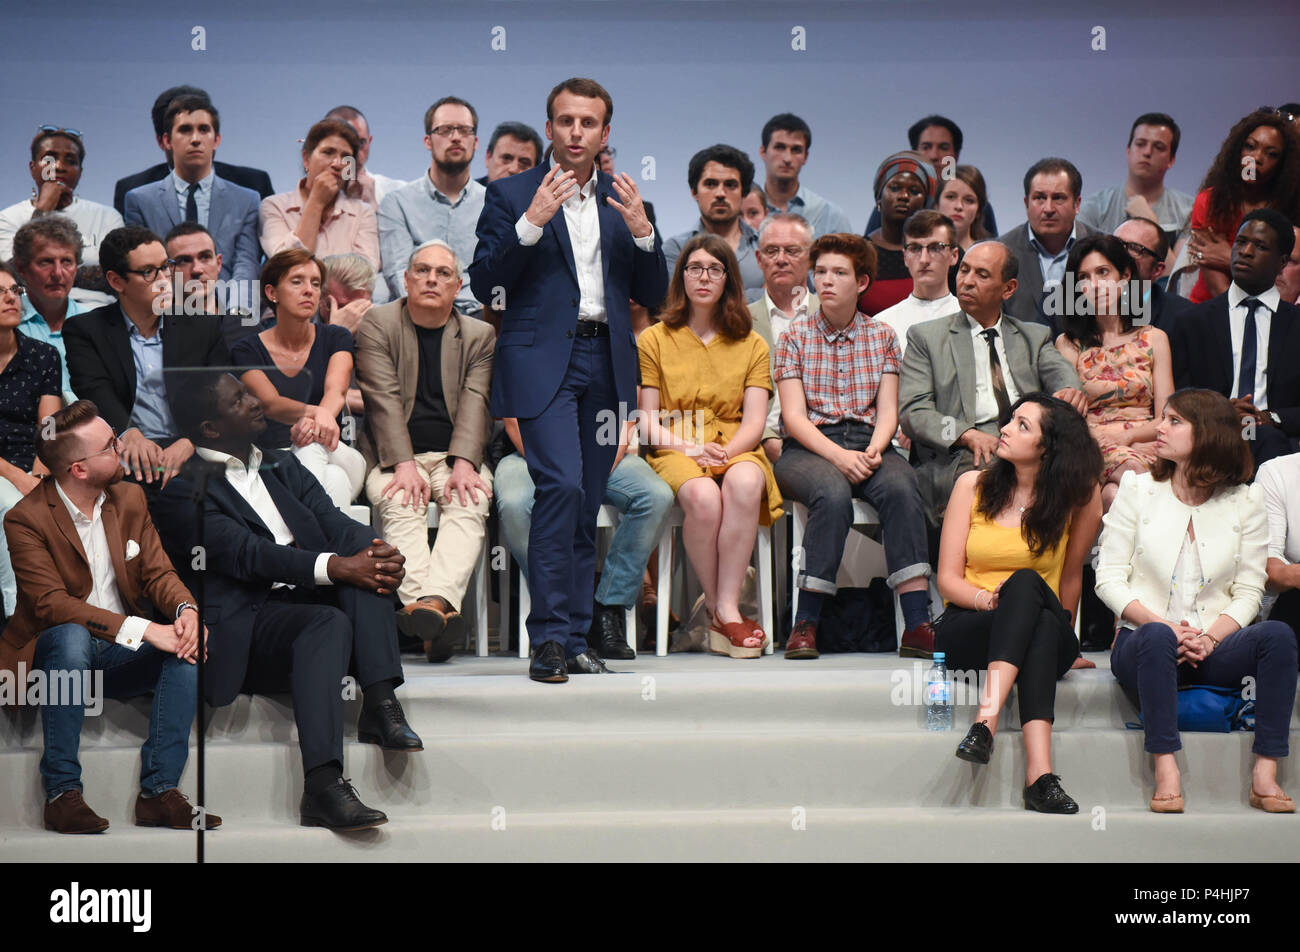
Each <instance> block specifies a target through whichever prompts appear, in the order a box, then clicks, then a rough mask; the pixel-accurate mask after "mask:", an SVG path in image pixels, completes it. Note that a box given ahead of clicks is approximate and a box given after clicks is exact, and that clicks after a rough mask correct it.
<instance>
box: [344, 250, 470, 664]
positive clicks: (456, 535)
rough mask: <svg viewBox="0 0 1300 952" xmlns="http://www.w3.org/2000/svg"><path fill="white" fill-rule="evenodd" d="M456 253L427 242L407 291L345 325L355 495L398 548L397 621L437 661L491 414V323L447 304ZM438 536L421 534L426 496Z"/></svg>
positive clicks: (463, 584) (445, 644)
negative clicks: (365, 499)
mask: <svg viewBox="0 0 1300 952" xmlns="http://www.w3.org/2000/svg"><path fill="white" fill-rule="evenodd" d="M461 264H462V262H461V261H459V260H458V258H457V256H456V253H455V251H453V250H452V249H451V247H450V246H449V245H448V244H447V243H446V242H444V241H439V240H434V241H427V242H425V243H424V244H422V245H420V246H419V247H418V248H416V249H415V251H414V252H413V253H412V255H411V258H410V261H409V263H408V265H407V268H406V274H405V280H406V289H407V296H406V297H404V298H402V299H400V300H398V301H393V302H392V303H390V304H384V305H381V306H380V307H376V308H372V309H371V311H370V312H369V313H368V314H367V315H366V317H365V319H364V320H363V321H362V322H361V324H360V326H359V327H358V328H357V332H356V363H357V381H358V383H359V384H360V387H361V395H362V397H363V398H364V400H365V404H366V425H365V432H363V433H362V435H361V441H360V442H361V452H362V455H364V456H365V459H366V468H367V472H368V475H367V477H366V495H367V496H369V498H370V502H371V504H372V505H374V506H375V507H377V510H378V512H379V514H380V517H381V519H382V520H383V535H384V538H385V539H386V540H387V541H388V542H390V543H391V544H392V545H394V546H396V547H397V548H398V549H399V550H400V551H401V552H402V553H403V554H404V555H405V556H406V577H405V578H404V579H403V580H402V583H401V586H400V587H399V588H398V591H397V594H398V597H399V598H400V599H401V602H402V610H401V612H400V613H399V614H398V618H397V621H398V628H399V630H401V631H402V632H403V634H406V635H409V636H412V637H415V638H419V639H420V640H421V641H423V642H424V648H425V654H426V656H427V657H428V659H429V660H430V661H445V660H447V658H449V657H450V656H451V648H452V646H453V645H455V644H457V643H458V642H460V641H461V640H463V639H464V637H465V630H466V629H465V624H466V623H465V619H464V618H463V617H462V616H461V614H460V612H459V607H460V605H461V604H462V600H463V599H464V597H465V590H466V588H467V587H468V585H469V577H470V575H471V574H472V572H473V568H474V565H475V563H476V562H477V561H478V554H479V550H480V547H481V546H482V544H483V535H484V532H485V529H486V525H487V516H488V501H489V500H490V499H491V497H492V476H491V473H490V472H489V471H488V469H487V467H486V466H484V465H483V450H484V447H485V446H486V444H487V438H488V432H489V429H490V427H491V424H492V418H491V416H490V415H489V413H488V394H489V392H490V390H491V386H492V353H493V349H494V347H495V345H496V338H495V335H494V333H493V331H492V327H491V325H489V324H486V323H484V322H482V321H479V320H475V319H474V318H469V317H466V316H464V315H463V314H461V313H460V312H458V311H456V310H455V308H454V304H455V301H456V294H457V292H458V291H459V290H460V285H461V274H462V273H463V272H462V268H461ZM431 502H432V503H433V504H435V505H437V506H438V509H439V512H438V535H437V539H436V541H435V543H434V546H433V548H432V550H431V549H430V548H429V544H428V506H429V504H430V503H431Z"/></svg>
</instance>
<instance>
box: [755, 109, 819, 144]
mask: <svg viewBox="0 0 1300 952" xmlns="http://www.w3.org/2000/svg"><path fill="white" fill-rule="evenodd" d="M773 132H795V133H798V134H799V135H802V136H803V147H804V148H805V149H811V148H812V129H810V128H808V123H806V122H804V121H803V120H802V119H800V118H799V117H798V116H796V115H795V114H794V113H792V112H781V113H777V114H776V115H775V116H773V117H772V118H771V119H769V120H767V122H765V123H763V148H765V149H766V148H767V144H768V143H769V142H771V141H772V133H773Z"/></svg>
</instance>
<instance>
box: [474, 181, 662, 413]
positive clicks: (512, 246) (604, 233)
mask: <svg viewBox="0 0 1300 952" xmlns="http://www.w3.org/2000/svg"><path fill="white" fill-rule="evenodd" d="M549 170H550V165H548V164H543V165H539V166H537V167H536V168H533V169H530V170H528V171H527V172H520V173H519V174H518V175H511V176H509V177H507V178H503V179H498V180H497V181H495V182H493V183H491V184H490V185H489V186H488V190H487V199H486V200H485V203H484V205H483V214H482V215H481V216H479V220H478V247H477V248H476V249H475V252H474V262H473V264H471V265H470V266H469V277H470V288H471V289H472V290H473V292H474V296H475V297H476V298H478V299H479V300H480V301H482V302H483V303H484V305H485V306H492V304H493V303H494V302H495V301H498V300H500V299H501V294H502V293H504V295H505V313H504V314H503V316H502V318H501V334H500V336H499V337H498V338H497V347H496V355H495V358H494V367H493V373H492V400H491V412H492V415H493V416H497V417H522V418H524V419H528V418H530V417H535V416H538V415H539V414H540V413H541V412H542V411H543V410H545V409H546V407H547V405H548V404H550V402H551V400H552V398H554V396H555V394H556V392H557V391H558V390H559V389H560V383H561V382H562V381H563V379H564V374H565V371H566V370H567V369H568V366H569V354H570V352H571V351H572V349H573V330H574V327H575V325H576V324H577V320H578V294H579V292H578V276H577V270H576V269H575V267H574V263H573V245H572V244H571V243H570V241H569V228H568V225H566V224H565V220H564V210H563V209H560V210H559V211H557V212H556V213H555V215H554V216H553V217H552V218H551V220H550V221H549V222H547V223H546V226H545V227H544V228H543V229H542V237H541V238H540V239H539V240H538V242H537V244H535V245H531V246H528V247H525V246H524V245H521V244H520V243H519V236H518V235H517V234H516V233H515V224H516V223H517V222H518V221H519V218H520V216H521V215H523V213H524V212H525V211H526V210H527V208H528V205H529V203H530V202H531V201H532V200H533V195H534V193H536V191H537V186H538V185H539V184H540V183H541V181H542V179H543V178H544V177H545V176H546V173H547V172H548V171H549ZM595 175H596V202H597V206H596V207H597V210H598V214H599V216H600V260H601V266H602V271H603V272H604V278H605V314H606V316H607V319H608V321H609V338H610V339H609V343H610V353H611V355H612V357H613V364H614V382H615V385H616V387H617V389H618V399H619V401H620V402H622V403H623V404H625V405H626V407H627V408H628V410H629V411H630V410H632V409H634V408H635V407H636V384H637V367H638V360H637V352H636V340H635V338H634V337H633V335H632V322H631V316H630V308H629V306H628V300H629V299H630V298H631V299H635V300H636V301H637V302H638V303H640V304H643V305H645V306H646V307H656V306H657V305H658V304H659V303H660V302H661V301H662V300H663V297H664V292H665V291H666V290H667V286H668V275H667V272H666V271H665V266H664V252H663V241H662V240H661V238H660V235H659V232H658V229H655V239H654V250H653V251H650V252H646V251H642V250H641V249H640V248H638V247H637V246H636V244H635V242H634V240H633V238H632V233H631V232H630V231H629V230H628V227H627V224H626V223H625V222H624V221H623V216H622V215H620V214H619V213H618V211H617V210H615V209H614V208H613V207H611V206H610V205H608V204H606V200H607V199H608V198H609V197H610V196H613V198H614V200H615V201H617V200H618V196H617V194H615V193H614V191H613V188H612V187H611V185H610V177H609V176H608V175H605V174H604V173H603V172H600V171H597V172H596V173H595ZM498 289H501V290H500V291H498Z"/></svg>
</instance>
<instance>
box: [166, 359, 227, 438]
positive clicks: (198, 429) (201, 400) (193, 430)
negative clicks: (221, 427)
mask: <svg viewBox="0 0 1300 952" xmlns="http://www.w3.org/2000/svg"><path fill="white" fill-rule="evenodd" d="M225 377H231V378H232V379H236V378H234V375H233V374H231V373H229V372H227V371H223V370H210V369H203V370H199V371H193V370H191V371H189V372H188V373H186V374H185V380H184V386H185V399H184V400H177V401H176V402H175V406H173V407H172V415H173V417H174V418H175V420H176V429H177V431H178V432H179V433H180V435H181V436H183V437H185V438H186V439H187V440H190V441H191V442H192V443H193V444H194V445H195V446H198V445H199V444H200V443H201V442H202V443H206V442H207V441H206V440H203V439H202V437H203V424H204V423H206V422H208V421H209V420H215V419H216V418H217V417H219V416H220V415H221V400H220V397H218V396H217V386H218V385H219V384H220V383H221V381H222V379H223V378H225ZM168 389H171V388H168Z"/></svg>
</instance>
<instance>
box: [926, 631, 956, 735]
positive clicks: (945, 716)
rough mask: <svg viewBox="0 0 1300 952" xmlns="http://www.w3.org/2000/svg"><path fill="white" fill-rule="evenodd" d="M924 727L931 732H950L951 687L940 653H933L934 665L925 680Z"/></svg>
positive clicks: (942, 656)
mask: <svg viewBox="0 0 1300 952" xmlns="http://www.w3.org/2000/svg"><path fill="white" fill-rule="evenodd" d="M925 682H926V683H925V727H926V729H927V730H932V731H950V730H952V694H951V691H952V687H951V685H949V684H948V667H947V665H945V664H944V655H943V652H942V651H936V652H935V653H934V664H933V665H931V666H930V673H929V674H928V675H926V678H925Z"/></svg>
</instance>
